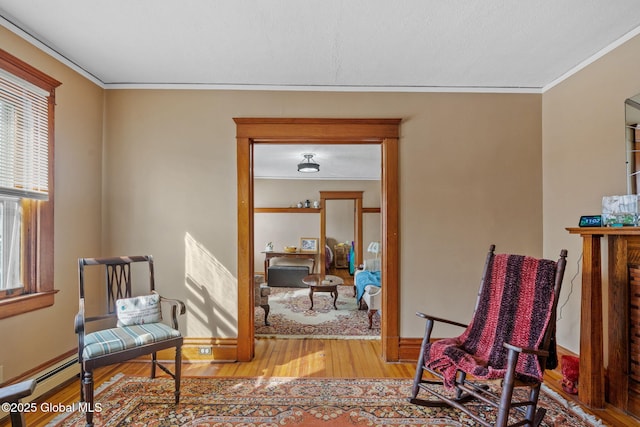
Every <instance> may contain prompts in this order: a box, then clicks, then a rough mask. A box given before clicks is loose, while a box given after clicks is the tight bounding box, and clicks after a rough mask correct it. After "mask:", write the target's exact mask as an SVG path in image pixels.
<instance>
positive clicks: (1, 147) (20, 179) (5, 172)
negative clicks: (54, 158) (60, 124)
mask: <svg viewBox="0 0 640 427" xmlns="http://www.w3.org/2000/svg"><path fill="white" fill-rule="evenodd" d="M48 96H49V93H48V92H46V91H44V90H42V89H40V88H38V87H37V86H34V85H32V84H31V83H29V82H27V81H24V80H22V79H20V78H18V77H16V76H14V75H12V74H9V73H7V72H5V71H3V70H0V195H5V196H14V197H15V196H17V197H25V198H30V199H38V200H47V198H48V191H49V188H48V176H49V171H48V149H49V121H48V99H47V98H48Z"/></svg>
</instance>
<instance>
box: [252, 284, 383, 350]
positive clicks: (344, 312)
mask: <svg viewBox="0 0 640 427" xmlns="http://www.w3.org/2000/svg"><path fill="white" fill-rule="evenodd" d="M269 305H270V306H271V312H270V314H269V317H268V319H269V323H270V324H271V326H265V324H264V311H263V310H262V308H260V307H256V311H255V334H256V336H262V337H276V338H303V337H304V338H343V339H344V338H358V339H366V338H379V337H380V316H379V315H375V316H373V328H372V329H369V317H368V316H367V311H366V310H358V306H357V304H356V299H355V297H354V296H353V286H338V301H337V303H336V305H337V307H338V309H337V310H335V309H334V308H333V297H332V296H331V294H329V293H326V292H320V293H314V294H313V310H311V309H310V307H311V301H310V300H309V289H307V288H271V295H269Z"/></svg>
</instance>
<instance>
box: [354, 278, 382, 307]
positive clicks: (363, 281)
mask: <svg viewBox="0 0 640 427" xmlns="http://www.w3.org/2000/svg"><path fill="white" fill-rule="evenodd" d="M381 277H382V273H381V272H380V271H369V270H364V271H360V272H358V274H356V276H355V279H354V282H355V286H356V302H358V303H359V302H360V299H361V298H362V295H363V294H364V288H365V286H367V285H373V286H377V287H381V286H382V285H381Z"/></svg>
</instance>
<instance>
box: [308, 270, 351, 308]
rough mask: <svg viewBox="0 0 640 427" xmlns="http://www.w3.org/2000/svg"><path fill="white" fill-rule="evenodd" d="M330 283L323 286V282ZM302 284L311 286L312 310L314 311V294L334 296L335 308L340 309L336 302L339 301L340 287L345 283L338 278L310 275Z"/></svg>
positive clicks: (326, 275) (325, 275) (327, 275)
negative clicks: (322, 293) (326, 293)
mask: <svg viewBox="0 0 640 427" xmlns="http://www.w3.org/2000/svg"><path fill="white" fill-rule="evenodd" d="M327 280H328V281H329V284H323V283H322V282H323V281H327ZM302 282H303V283H304V284H306V285H309V299H310V300H311V310H313V294H314V293H315V292H329V293H330V294H331V296H333V308H334V309H336V310H337V309H338V306H337V305H336V302H337V301H338V285H342V284H343V283H344V281H343V280H342V279H341V278H339V277H338V276H333V275H331V274H310V275H308V276H305V277H304V278H303V279H302Z"/></svg>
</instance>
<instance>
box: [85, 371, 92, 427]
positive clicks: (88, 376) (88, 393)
mask: <svg viewBox="0 0 640 427" xmlns="http://www.w3.org/2000/svg"><path fill="white" fill-rule="evenodd" d="M82 385H83V387H84V398H85V402H87V410H86V412H85V415H86V419H87V424H86V427H92V426H93V371H85V373H84V375H83V377H82Z"/></svg>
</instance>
